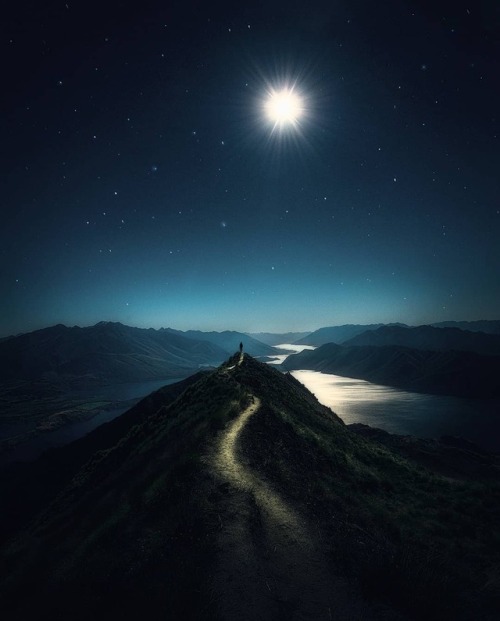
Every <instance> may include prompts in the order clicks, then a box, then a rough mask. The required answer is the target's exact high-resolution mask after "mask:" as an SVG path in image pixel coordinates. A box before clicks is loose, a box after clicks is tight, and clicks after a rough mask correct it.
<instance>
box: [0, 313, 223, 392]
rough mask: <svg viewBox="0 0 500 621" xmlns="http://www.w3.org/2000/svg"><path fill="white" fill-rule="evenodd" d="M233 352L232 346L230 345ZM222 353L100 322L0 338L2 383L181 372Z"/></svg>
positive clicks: (151, 332)
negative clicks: (81, 326) (6, 338)
mask: <svg viewBox="0 0 500 621" xmlns="http://www.w3.org/2000/svg"><path fill="white" fill-rule="evenodd" d="M231 351H233V350H231ZM227 355H228V352H227V351H225V350H223V349H221V348H219V347H217V346H216V345H214V344H212V343H207V342H206V341H197V340H194V339H192V338H186V337H183V336H181V335H179V334H171V333H168V332H166V331H162V330H153V329H148V330H147V329H141V328H131V327H129V326H124V325H122V324H120V323H110V322H101V323H98V324H96V325H95V326H91V327H88V328H79V327H73V328H68V327H66V326H63V325H57V326H54V327H51V328H46V329H43V330H36V331H35V332H30V333H28V334H22V335H20V336H16V337H12V338H10V339H8V340H6V341H3V342H1V343H0V374H1V377H2V382H7V381H12V380H25V381H26V380H29V381H33V380H37V379H46V380H50V381H55V380H59V379H72V378H77V379H82V378H86V379H88V380H95V381H100V382H108V383H111V382H115V383H119V382H130V381H141V380H147V379H155V378H160V379H164V378H168V377H183V376H184V377H185V376H186V375H189V374H191V373H193V372H194V371H196V370H197V369H198V368H199V367H200V366H204V365H218V364H220V363H221V362H222V361H223V360H224V359H225V358H226V357H227Z"/></svg>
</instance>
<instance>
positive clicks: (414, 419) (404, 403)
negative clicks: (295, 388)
mask: <svg viewBox="0 0 500 621" xmlns="http://www.w3.org/2000/svg"><path fill="white" fill-rule="evenodd" d="M292 375H293V376H294V377H295V378H296V379H298V380H299V382H301V383H302V384H304V386H306V387H307V388H308V389H309V390H310V391H311V392H312V393H313V394H314V395H316V397H317V398H318V400H319V401H320V402H321V403H323V404H324V405H327V406H328V407H330V408H331V409H332V410H333V411H334V412H335V413H336V414H338V415H339V416H340V418H342V420H343V421H344V422H345V423H346V424H347V425H349V424H351V423H364V424H365V425H370V426H371V427H379V428H380V429H384V430H385V431H388V432H390V433H397V434H403V435H414V436H418V437H439V436H441V435H455V436H462V437H464V438H466V439H468V440H471V441H472V442H476V443H477V444H479V445H480V446H482V447H484V448H486V449H488V450H493V451H500V400H499V399H462V398H459V397H449V396H438V395H428V394H421V393H414V392H407V391H405V390H399V389H397V388H390V387H388V386H380V385H377V384H371V383H370V382H366V381H364V380H360V379H353V378H349V377H340V376H338V375H329V374H327V373H320V372H319V371H292Z"/></svg>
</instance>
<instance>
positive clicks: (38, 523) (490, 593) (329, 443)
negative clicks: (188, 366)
mask: <svg viewBox="0 0 500 621" xmlns="http://www.w3.org/2000/svg"><path fill="white" fill-rule="evenodd" d="M231 364H234V360H233V361H229V362H228V365H231ZM249 393H253V394H255V395H256V396H258V397H259V398H260V399H261V400H262V403H263V407H262V408H261V410H259V412H258V413H257V414H256V415H254V416H253V417H252V419H251V421H250V422H249V424H248V426H247V427H246V429H245V431H244V435H243V438H242V451H243V452H244V454H245V456H246V459H248V460H249V462H250V464H251V465H252V467H254V468H255V469H256V470H257V471H259V472H260V473H261V475H262V476H264V477H265V478H267V479H268V480H269V481H270V482H271V483H272V484H273V485H275V486H276V487H277V488H279V490H280V491H281V492H282V493H283V494H284V495H285V496H286V497H287V498H288V499H289V500H290V501H291V502H293V503H294V504H295V505H296V506H297V507H298V508H299V510H301V511H302V512H303V513H304V515H306V516H307V518H308V519H309V520H310V521H313V522H315V523H316V526H317V528H318V531H319V532H320V533H321V534H322V537H323V538H324V542H325V547H326V548H327V550H328V552H329V554H330V555H331V558H332V562H333V563H334V564H335V565H336V566H338V565H339V563H340V564H341V565H342V568H343V569H342V570H343V571H345V572H347V574H348V575H350V576H351V579H353V580H356V581H358V583H359V584H360V585H361V587H362V588H363V590H364V592H365V594H366V596H367V597H371V598H374V600H375V601H378V602H380V603H381V604H380V605H381V606H382V607H385V608H395V609H398V610H400V611H401V613H402V614H403V615H404V618H408V619H410V618H414V619H423V618H426V619H432V618H436V619H437V618H443V616H446V618H453V619H461V618H462V619H472V618H474V619H486V618H488V610H490V609H491V610H492V609H493V606H494V605H495V600H494V596H495V591H494V587H495V581H497V582H496V584H498V570H496V569H495V566H496V565H495V564H496V563H498V559H499V551H500V537H499V533H498V526H497V525H498V523H499V518H500V511H499V507H500V493H499V486H498V483H497V482H496V481H493V482H492V481H491V480H490V481H484V482H483V481H475V482H464V481H459V480H450V479H445V478H443V477H439V476H436V475H434V474H432V473H431V472H430V471H428V470H426V469H424V468H422V467H418V466H416V465H414V464H412V463H410V462H409V461H407V460H405V459H403V458H402V457H400V456H398V455H397V454H396V453H394V452H393V451H391V450H389V449H387V448H384V447H383V446H382V445H380V444H379V443H376V442H372V441H370V440H368V439H365V438H362V437H359V436H357V435H356V434H354V433H352V432H350V431H349V430H348V429H347V428H346V427H345V426H344V425H343V424H342V423H341V421H339V419H337V417H336V416H335V415H334V414H333V413H332V412H331V411H330V410H328V409H327V408H325V407H323V406H321V405H319V404H318V402H317V401H316V399H315V398H314V397H313V396H312V395H311V394H310V393H308V392H307V391H306V390H305V389H304V388H303V387H302V386H301V385H300V384H299V383H298V382H296V381H295V380H294V379H293V378H290V377H287V376H283V375H281V374H280V373H278V372H277V371H276V370H274V369H272V368H270V367H267V366H265V365H262V364H260V363H257V362H255V361H254V360H252V359H250V358H248V357H245V361H244V363H243V365H241V367H237V368H236V369H235V370H234V371H233V372H232V373H225V372H224V371H223V370H219V371H217V372H214V373H212V374H209V375H208V376H206V377H204V378H202V379H201V380H200V381H199V382H197V383H196V384H194V385H193V386H191V387H189V388H188V389H187V390H186V391H185V392H184V393H182V394H181V395H180V396H179V397H178V398H177V400H176V401H174V402H173V403H172V404H171V405H169V406H168V407H161V408H160V409H159V410H158V411H157V412H156V413H155V414H153V415H151V416H149V417H148V418H147V419H146V420H144V421H143V422H142V423H141V424H139V425H135V426H133V427H132V428H131V429H130V430H129V431H128V433H127V434H126V435H124V437H123V438H122V439H121V440H120V441H119V442H118V443H117V444H116V445H115V446H113V447H112V448H108V449H106V450H102V451H99V452H97V453H96V454H95V455H94V456H93V458H92V459H91V460H90V461H89V462H88V463H87V464H86V465H85V466H84V467H83V468H82V469H81V470H80V471H79V473H78V474H77V476H76V477H75V478H74V479H73V481H72V483H71V484H70V485H69V486H68V487H67V488H66V489H65V490H64V492H63V493H61V494H60V495H59V497H58V498H57V500H56V501H55V502H54V503H52V505H51V506H50V507H48V508H47V510H46V511H45V512H44V513H43V514H42V515H41V516H39V518H38V519H37V520H35V521H34V522H33V523H32V525H31V526H30V528H29V529H27V531H26V532H24V533H22V534H21V535H20V536H19V537H18V538H17V539H16V540H14V541H12V542H11V543H10V544H9V546H7V547H6V549H4V552H3V554H2V557H1V566H0V570H1V571H0V575H3V576H6V578H5V579H4V580H3V582H2V584H1V588H0V594H1V595H2V596H3V598H4V599H3V602H2V606H3V608H4V609H5V608H7V610H9V611H12V613H11V614H10V616H9V619H16V618H19V619H24V618H30V615H33V614H34V613H36V612H37V611H40V610H43V611H46V612H49V611H50V613H51V614H52V615H53V616H54V618H57V617H61V618H63V617H64V618H71V619H88V618H98V619H101V618H107V617H108V618H109V617H111V618H118V617H119V618H121V619H123V618H137V616H138V615H142V616H148V615H149V616H154V615H155V614H157V613H163V614H169V616H170V618H176V616H177V618H181V617H182V618H184V619H186V618H205V619H210V618H211V617H212V614H213V608H212V605H211V597H210V595H211V594H210V593H208V592H207V591H206V576H207V575H208V574H209V573H210V571H211V560H212V555H213V546H214V523H215V522H216V520H215V517H216V516H213V515H211V503H210V495H209V494H210V493H212V492H210V490H211V482H210V480H211V477H210V473H209V472H207V468H206V465H205V462H204V461H203V459H202V456H203V455H204V454H205V453H206V451H207V448H208V446H209V445H210V443H211V442H212V440H213V439H214V438H215V436H216V434H217V433H218V432H219V431H220V430H221V429H222V428H223V427H224V425H225V424H226V423H227V422H228V421H229V420H230V419H232V418H233V417H234V416H236V415H237V414H238V412H239V411H240V410H241V408H243V407H244V406H245V405H246V404H247V403H248V395H249ZM217 493H223V491H222V492H221V491H217ZM28 588H29V592H30V597H29V598H26V597H25V594H26V592H27V589H28ZM472 610H473V611H474V615H475V616H470V615H471V611H472ZM16 615H17V616H16ZM467 615H469V616H467ZM491 618H493V617H491Z"/></svg>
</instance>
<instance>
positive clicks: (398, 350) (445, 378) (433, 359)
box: [284, 328, 500, 397]
mask: <svg viewBox="0 0 500 621" xmlns="http://www.w3.org/2000/svg"><path fill="white" fill-rule="evenodd" d="M436 329H437V328H436ZM284 366H285V367H286V368H287V369H288V370H294V369H310V370H313V371H321V372H323V373H332V374H334V375H343V376H345V377H355V378H358V379H364V380H368V381H370V382H373V383H375V384H383V385H386V386H395V387H397V388H404V389H405V390H411V391H415V392H426V393H430V394H438V395H440V394H444V395H455V396H462V397H494V396H499V395H500V386H499V384H498V377H499V375H500V356H481V355H480V354H474V353H471V352H461V351H422V350H419V349H410V348H408V347H389V346H386V347H375V346H371V347H369V346H358V347H347V346H344V345H335V344H334V343H330V344H327V345H322V346H321V347H318V348H317V349H315V350H313V351H303V352H301V353H299V354H295V355H293V356H290V357H289V358H288V359H287V360H286V362H285V364H284Z"/></svg>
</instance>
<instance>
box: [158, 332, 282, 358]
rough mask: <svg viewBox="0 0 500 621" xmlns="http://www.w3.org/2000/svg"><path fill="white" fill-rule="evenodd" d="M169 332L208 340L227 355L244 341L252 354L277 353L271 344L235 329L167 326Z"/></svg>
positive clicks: (244, 346) (248, 352) (245, 347)
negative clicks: (221, 330)
mask: <svg viewBox="0 0 500 621" xmlns="http://www.w3.org/2000/svg"><path fill="white" fill-rule="evenodd" d="M164 331H165V332H168V333H169V334H178V335H181V336H183V337H186V338H189V339H194V340H196V341H206V342H208V343H212V344H213V345H216V346H217V347H220V348H221V349H223V350H224V351H225V352H226V356H229V355H231V354H232V353H233V352H235V351H237V350H238V349H239V346H240V343H243V349H244V351H245V352H246V353H247V354H250V355H251V356H269V355H273V354H275V353H276V350H274V349H273V348H272V347H270V346H269V345H266V344H265V343H261V342H260V341H258V340H256V339H255V338H253V337H252V336H250V335H248V334H243V332H235V331H234V330H225V331H224V332H202V331H201V330H186V331H185V332H182V331H181V330H173V329H172V328H166V329H165V330H164Z"/></svg>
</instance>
